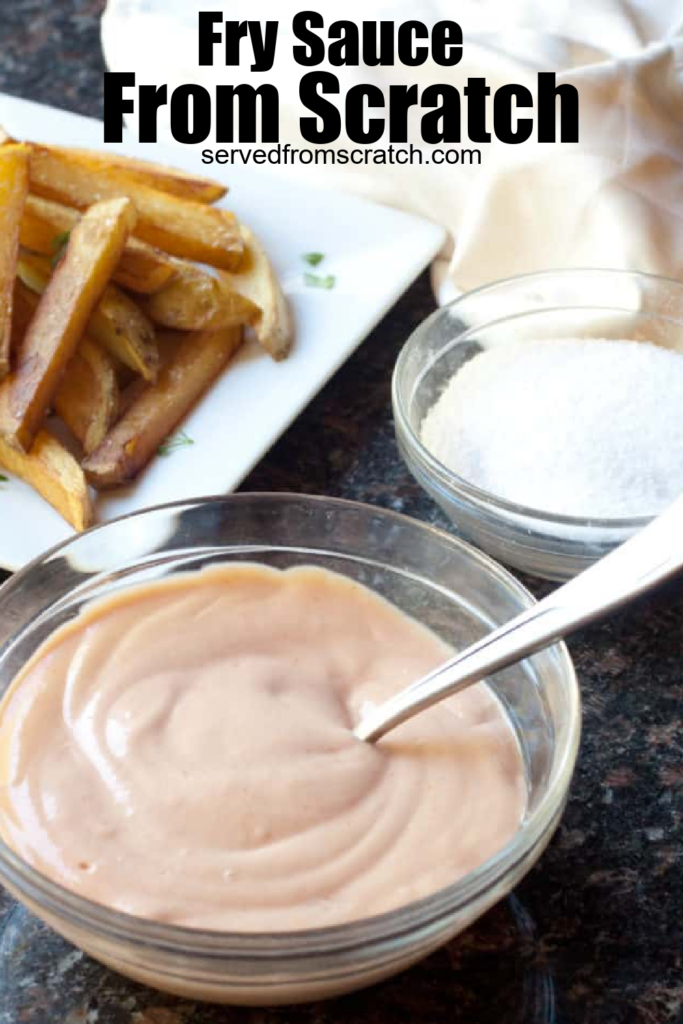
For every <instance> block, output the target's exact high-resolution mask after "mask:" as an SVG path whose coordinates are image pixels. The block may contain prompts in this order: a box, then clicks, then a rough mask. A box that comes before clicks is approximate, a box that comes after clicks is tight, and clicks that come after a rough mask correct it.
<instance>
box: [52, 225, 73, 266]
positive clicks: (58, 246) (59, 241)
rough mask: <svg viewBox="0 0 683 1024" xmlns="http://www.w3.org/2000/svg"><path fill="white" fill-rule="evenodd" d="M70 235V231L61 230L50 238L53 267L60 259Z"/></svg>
mask: <svg viewBox="0 0 683 1024" xmlns="http://www.w3.org/2000/svg"><path fill="white" fill-rule="evenodd" d="M70 237H71V232H70V231H62V233H61V235H55V237H54V238H53V239H52V248H53V249H54V256H53V257H52V259H51V261H50V262H51V263H52V266H53V267H56V266H57V264H58V263H59V261H60V260H61V258H62V256H63V255H64V252H65V251H66V247H67V245H68V244H69V238H70Z"/></svg>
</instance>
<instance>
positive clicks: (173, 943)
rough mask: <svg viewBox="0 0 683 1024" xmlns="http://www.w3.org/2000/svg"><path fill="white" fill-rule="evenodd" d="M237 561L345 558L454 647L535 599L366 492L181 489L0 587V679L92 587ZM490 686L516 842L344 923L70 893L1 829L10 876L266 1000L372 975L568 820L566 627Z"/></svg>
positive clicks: (226, 988) (120, 942) (45, 907)
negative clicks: (221, 493) (154, 911)
mask: <svg viewBox="0 0 683 1024" xmlns="http://www.w3.org/2000/svg"><path fill="white" fill-rule="evenodd" d="M235 561H237V562H240V561H249V562H260V563H263V564H265V565H269V566H276V567H280V568H286V567H288V566H293V565H300V564H306V565H317V566H322V567H325V568H327V569H330V570H333V571H336V572H338V573H343V574H344V575H346V576H348V577H350V578H352V579H354V580H357V581H359V582H360V583H363V584H365V585H366V586H368V587H371V588H372V589H374V590H375V591H377V592H378V593H380V594H382V595H384V596H385V597H387V598H388V599H390V600H391V601H392V602H393V603H394V604H395V605H397V606H398V607H399V608H401V609H403V610H404V611H405V612H407V613H409V614H410V615H412V616H414V617H416V618H417V619H419V620H420V621H421V622H423V623H425V624H426V625H427V626H429V627H431V628H432V629H433V630H435V631H436V632H437V633H438V634H440V635H441V636H442V637H444V638H445V639H446V640H447V641H448V642H449V643H451V644H453V645H455V646H457V647H463V646H464V645H466V644H469V643H471V642H473V641H474V640H475V639H477V638H478V637H480V636H482V635H483V634H484V633H485V632H486V631H488V630H490V629H491V628H492V627H494V626H496V625H498V624H499V623H502V622H504V621H505V620H507V619H509V618H511V617H512V616H513V615H516V614H517V613H519V612H520V611H522V610H523V609H525V608H528V607H529V605H531V604H532V602H533V598H532V597H531V596H530V595H529V594H528V593H527V591H526V590H524V588H523V587H522V586H521V584H519V583H518V582H517V581H516V580H514V579H513V578H512V577H511V576H510V575H509V574H508V573H507V572H506V571H505V570H504V569H502V568H500V567H499V566H498V565H496V564H495V563H494V562H492V561H491V560H490V559H488V558H487V557H486V556H485V555H482V554H480V553H479V552H477V551H475V550H474V549H473V548H471V547H469V546H468V545H467V544H465V543H463V542H462V541H460V540H458V539H456V538H454V537H450V536H448V535H447V534H446V533H443V532H441V531H439V530H435V529H433V528H431V527H429V526H427V525H424V524H422V523H419V522H417V521H415V520H411V519H408V518H406V517H404V516H400V515H396V514H395V513H392V512H387V511H383V510H380V509H377V508H372V507H371V506H369V505H360V504H356V503H353V502H345V501H337V500H329V499H327V498H314V497H305V496H304V497H302V496H298V495H277V494H239V495H232V496H230V497H227V498H216V499H204V500H200V501H193V502H184V503H179V504H176V505H167V506H164V507H161V508H156V509H150V510H148V511H145V512H141V513H138V514H136V515H132V516H128V517H126V518H123V519H119V520H115V521H113V522H111V523H108V524H107V525H105V526H102V527H99V528H96V529H94V530H91V531H89V532H88V533H85V534H82V535H80V536H79V537H76V538H74V539H73V540H70V541H68V542H67V543H66V544H63V545H61V546H60V547H57V548H54V549H53V550H52V551H50V552H48V553H47V554H45V555H44V556H42V557H41V558H39V559H37V560H36V561H34V562H32V563H31V564H30V565H29V566H27V567H26V568H25V569H23V570H22V571H21V572H19V573H17V575H16V576H14V577H13V578H12V579H11V580H10V581H9V582H8V583H6V584H5V585H4V586H3V587H2V588H0V691H4V690H5V689H6V688H7V686H8V685H9V683H10V681H11V680H12V679H13V678H14V676H15V675H16V673H17V672H18V671H19V670H20V669H21V667H22V666H23V665H24V664H25V662H26V660H27V659H28V658H29V657H30V656H31V654H32V652H33V651H34V650H35V649H36V647H37V646H38V644H39V643H40V642H41V641H43V640H44V639H45V637H46V636H48V635H49V634H50V633H51V632H52V631H53V630H54V629H55V628H56V627H57V626H59V625H60V624H62V623H64V622H66V621H68V620H69V619H71V618H73V616H75V615H76V614H77V613H78V612H79V610H80V609H81V608H82V607H83V605H84V604H86V603H88V602H90V601H92V600H94V599H95V598H100V597H103V596H105V595H109V594H112V593H114V592H116V591H119V590H121V589H122V588H125V587H128V586H130V585H132V584H137V583H141V582H144V581H149V580H152V579H157V578H161V577H166V576H169V575H173V574H177V573H181V572H187V571H191V570H198V569H201V568H204V567H207V566H212V565H217V564H219V563H223V564H224V563H227V562H235ZM491 686H492V688H493V689H494V691H495V692H496V694H497V695H498V697H499V699H500V700H501V701H502V702H503V704H504V705H505V707H506V709H507V711H508V714H509V715H510V719H511V722H512V723H513V725H514V728H515V729H516V731H517V734H518V737H519V742H520V745H521V749H522V752H523V756H524V762H525V766H526V773H527V780H528V793H529V804H528V810H527V813H526V815H525V817H524V821H523V822H522V824H521V826H520V828H519V830H518V832H517V833H516V835H515V836H514V837H513V839H512V840H511V841H510V842H509V843H508V845H507V846H506V847H505V848H504V849H502V850H500V852H499V853H498V854H497V855H496V856H494V857H492V858H491V859H490V860H488V861H487V862H486V863H485V864H483V865H482V866H481V867H480V868H478V869H477V870H476V871H474V872H472V873H471V874H470V875H468V876H467V877H465V878H464V879H462V880H460V881H458V882H456V883H454V884H453V885H450V886H448V887H447V888H445V889H442V890H441V891H439V892H437V893H435V894H434V895H432V896H429V897H427V898H425V899H422V900H420V901H417V902H414V903H411V904H410V905H408V906H404V907H401V908H399V909H398V910H395V911H392V912H390V913H386V914H383V915H381V916H377V917H374V918H367V919H364V920H361V921H356V922H353V923H350V924H344V925H340V926H338V927H335V928H326V929H311V930H308V931H300V932H286V933H280V934H278V933H274V934H256V933H254V934H246V933H241V934H240V933H229V932H211V931H200V930H196V929H191V928H182V927H177V926H172V925H168V924H161V923H158V922H153V921H148V920H145V919H143V918H137V917H133V916H130V915H128V914H124V913H120V912H117V911H113V910H109V909H108V908H107V907H104V906H101V905H99V904H96V903H93V902H91V901H89V900H87V899H84V898H82V897H80V896H77V895H75V894H74V893H72V892H69V891H68V890H67V889H65V888H62V887H61V886H60V885H57V884H55V883H54V882H51V881H49V880H48V879H47V878H45V877H44V876H43V875H42V874H40V873H39V872H37V871H36V870H34V869H33V868H32V867H30V866H29V865H28V864H26V863H25V862H24V861H23V860H22V859H21V857H19V856H17V854H16V853H14V852H13V851H12V850H11V849H10V848H9V847H8V846H6V845H5V844H4V843H2V842H0V881H2V883H3V884H4V885H6V887H7V888H8V889H9V890H10V891H11V892H12V893H13V894H14V895H15V896H16V897H17V898H18V899H20V900H21V901H23V902H24V903H25V904H26V905H27V906H28V907H29V908H30V910H32V911H33V912H34V913H35V914H36V915H37V916H38V917H41V918H42V919H43V920H45V921H46V922H47V923H48V924H50V925H51V926H52V927H53V928H54V929H55V930H56V931H58V932H60V933H61V934H62V935H64V936H65V937H66V938H67V939H69V940H70V941H71V942H73V943H75V944H76V945H77V946H79V947H80V948H81V949H83V950H85V951H86V952H87V953H89V954H91V955H92V956H93V957H95V958H97V959H98V960H101V961H102V962H104V963H105V964H108V965H109V966H110V967H113V968H114V969H116V970H117V971H120V972H121V973H122V974H126V975H128V976H129V977H131V978H134V979H136V980H137V981H140V982H143V983H145V984H148V985H151V986H153V987H157V988H160V989H164V990H166V991H169V992H173V993H176V994H179V995H182V996H186V997H188V998H191V999H203V1000H208V1001H214V1002H224V1003H236V1004H242V1005H261V1006H265V1005H275V1004H280V1003H295V1002H304V1001H308V1000H313V999H320V998H325V997H328V996H333V995H337V994H339V993H342V992H348V991H351V990H353V989H357V988H361V987H363V986H365V985H370V984H372V983H374V982H376V981H379V980H381V979H383V978H386V977H389V976H390V975H392V974H395V973H396V972H398V971H400V970H402V969H403V968H405V967H408V966H409V965H410V964H412V963H414V962H415V961H417V960H419V959H420V958H422V957H424V956H426V955H427V954H428V953H430V952H431V951H432V950H434V949H435V948H436V947H438V946H439V945H441V944H442V943H444V942H446V941H447V940H448V939H450V938H452V937H453V936H454V935H456V934H457V933H458V932H460V931H462V930H463V929H464V928H466V927H467V926H468V925H469V924H470V923H471V922H472V921H474V920H475V918H477V917H478V916H479V915H480V914H482V913H484V911H485V910H487V909H488V908H489V907H490V906H491V905H492V904H493V903H495V902H496V901H497V900H499V899H500V898H501V897H502V896H504V895H505V894H506V893H508V892H509V891H510V889H512V887H513V886H515V885H516V884H517V882H518V881H519V880H520V879H521V878H522V876H523V875H524V874H526V872H527V871H528V870H529V869H530V868H531V866H532V865H533V864H534V862H535V861H536V860H537V858H538V857H539V856H540V854H541V852H542V850H543V849H544V847H545V846H546V844H547V842H548V840H549V839H550V837H551V835H552V833H553V832H554V830H555V828H556V826H557V824H558V821H559V818H560V815H561V813H562V810H563V808H564V804H565V800H566V797H567V790H568V786H569V782H570V779H571V775H572V771H573V768H574V763H575V759H576V753H577V746H578V742H579V732H580V704H579V691H578V686H577V681H576V677H575V674H574V670H573V667H572V663H571V661H570V658H569V655H568V654H567V650H566V648H565V647H564V645H563V644H557V645H555V646H554V647H552V648H550V649H548V650H546V651H542V652H541V653H539V654H537V655H534V657H533V658H531V659H529V660H528V661H525V662H524V663H523V664H522V665H520V666H515V667H514V668H512V669H509V670H507V671H505V672H501V673H498V674H497V675H496V676H495V677H494V678H493V679H492V681H491ZM207 713H210V710H209V709H207ZM225 739H226V743H229V742H230V737H229V736H226V738H225ZM457 799H458V794H457V793H454V794H453V800H454V801H457ZM425 841H427V842H428V841H429V837H428V836H425ZM415 870H416V871H419V864H416V865H415Z"/></svg>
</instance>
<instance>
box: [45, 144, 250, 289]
mask: <svg viewBox="0 0 683 1024" xmlns="http://www.w3.org/2000/svg"><path fill="white" fill-rule="evenodd" d="M29 178H30V185H31V191H32V192H35V193H36V194H38V195H40V196H44V197H45V198H46V199H53V200H57V202H61V203H66V204H67V205H69V206H75V207H77V208H78V209H84V208H87V207H88V206H90V204H91V203H94V202H97V201H99V200H102V199H111V198H113V197H115V196H117V197H118V196H127V197H128V198H129V199H131V200H132V201H133V202H134V203H135V208H136V210H137V213H138V223H137V227H136V229H135V234H136V236H137V237H138V238H141V239H142V240H143V241H145V242H148V243H149V244H150V245H154V246H156V247H157V248H158V249H162V250H163V251H164V252H167V253H170V254H171V255H172V256H181V257H184V258H185V259H190V260H198V261H199V262H202V263H209V264H211V265H212V266H216V267H220V268H222V269H224V270H235V269H237V267H238V266H239V263H240V260H241V258H242V252H243V244H242V236H241V235H240V232H239V225H238V223H237V219H236V218H235V217H234V215H233V214H230V213H228V212H227V211H226V210H218V209H216V208H214V207H212V206H206V205H204V204H203V203H197V202H195V201H191V200H188V199H179V198H178V196H172V195H169V194H168V193H167V192H160V191H159V190H158V189H153V188H149V187H148V186H147V185H141V184H140V183H139V181H137V180H136V178H135V177H133V176H131V175H130V174H129V173H128V172H127V171H126V170H124V169H123V168H120V167H113V166H109V167H102V168H101V169H99V170H98V172H97V174H94V173H93V168H92V164H91V163H90V161H89V160H86V159H84V158H83V157H79V156H78V155H77V154H74V153H70V152H69V150H65V149H58V148H56V147H51V146H38V145H35V144H34V145H32V146H31V154H30V158H29Z"/></svg>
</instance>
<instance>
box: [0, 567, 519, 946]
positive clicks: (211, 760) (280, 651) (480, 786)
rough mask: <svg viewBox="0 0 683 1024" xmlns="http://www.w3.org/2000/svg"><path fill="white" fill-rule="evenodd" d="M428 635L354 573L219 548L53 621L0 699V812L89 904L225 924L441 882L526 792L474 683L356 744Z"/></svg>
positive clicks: (507, 828) (305, 912)
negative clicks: (214, 555) (200, 562)
mask: <svg viewBox="0 0 683 1024" xmlns="http://www.w3.org/2000/svg"><path fill="white" fill-rule="evenodd" d="M448 653H449V649H448V648H447V647H446V646H445V644H444V643H443V642H442V641H440V640H439V639H438V638H437V637H436V636H435V635H434V634H432V633H431V632H429V631H428V630H426V629H425V628H424V627H422V626H421V625H419V624H418V623H417V622H415V621H414V620H412V619H410V618H408V617H407V616H405V615H404V614H403V613H402V612H400V611H399V610H398V609H397V608H395V607H393V606H392V605H391V604H389V603H388V602H386V601H384V600H383V599H382V598H380V597H378V596H377V595H376V594H374V593H373V592H372V591H370V590H368V589H366V588H364V587H362V586H360V585H358V584H355V583H353V582H351V581H349V580H347V579H346V578H344V577H342V576H339V575H336V574H333V573H330V572H327V571H324V570H320V569H315V568H297V569H290V570H288V571H286V572H281V571H278V570H274V569H268V568H265V567H261V566H256V565H233V566H229V567H223V568H220V569H212V570H209V571H206V572H203V573H197V574H194V575H187V576H181V577H176V578H175V579H173V580H165V581H160V582H157V583H153V584H149V585H146V586H142V587H135V588H131V589H130V590H128V591H126V592H124V593H121V594H119V595H118V596H116V597H114V598H109V599H107V600H105V601H102V602H98V603H96V604H94V605H92V606H91V607H90V608H88V609H87V610H86V611H85V612H83V613H82V614H81V615H80V616H79V617H77V618H76V619H74V620H73V621H72V622H71V623H69V624H68V625H67V626H65V627H62V628H60V629H59V630H57V631H56V632H55V633H54V634H53V635H52V637H50V638H49V640H48V641H47V642H46V643H45V644H44V645H43V646H42V647H41V648H40V649H39V650H38V652H37V653H36V655H35V656H34V657H33V659H32V660H31V661H30V662H29V664H28V665H27V666H26V668H25V669H24V670H23V671H22V673H21V674H20V675H19V676H18V678H17V679H16V680H15V681H14V683H13V684H12V687H11V688H10V690H9V691H8V694H7V695H6V697H5V699H4V701H3V703H2V705H0V751H1V752H2V772H1V775H2V778H1V781H2V787H1V789H0V830H1V832H2V835H3V838H4V839H5V840H6V842H8V843H9V844H10V845H11V846H12V847H13V848H14V849H15V850H16V851H17V852H18V853H20V854H21V856H22V857H23V858H24V859H25V860H26V861H28V862H29V863H30V864H32V865H33V866H34V867H36V868H37V869H38V870H40V871H41V872H43V873H44V874H46V875H48V876H49V877H50V878H52V879H54V880H55V881H57V882H60V883H62V884H63V885H65V886H66V887H67V888H69V889H72V890H74V891H75V892H77V893H80V894H82V895H84V896H87V897H89V898H90V899H93V900H96V901H97V902H99V903H103V904H106V905H107V906H109V907H114V908H116V909H118V910H123V911H127V912H129V913H131V914H136V915H140V916H143V917H147V918H152V919H155V920H158V921H166V922H173V923H176V924H183V925H190V926H194V927H200V928H209V929H219V930H236V931H261V930H265V931H285V930H290V929H298V928H311V927H323V926H327V925H333V924H339V923H342V922H345V921H350V920H354V919H359V918H363V917H368V916H370V915H373V914H377V913H381V912H383V911H386V910H390V909H393V908H396V907H399V906H402V905H404V904H406V903H408V902H410V901H411V900H415V899H418V898H420V897H422V896H426V895H428V894H430V893H433V892H435V891H436V890H438V889H440V888H442V887H443V886H445V885H448V884H450V883H452V882H455V881H456V880H457V879H458V878H460V877H462V876H463V875H465V874H467V873H468V872H469V871H471V870H472V869H473V868H476V867H477V866H478V865H480V864H482V863H483V862H484V861H485V860H487V859H488V858H489V857H490V856H491V855H492V854H494V853H496V852H497V851H498V850H499V849H500V848H501V847H502V846H503V845H504V844H505V843H506V842H507V841H508V840H509V839H510V838H511V837H512V836H513V834H514V833H515V831H516V830H517V828H518V827H519V823H520V820H521V817H522V815H523V812H524V808H525V799H526V787H525V778H524V769H523V765H522V759H521V755H520V751H519V747H518V744H517V742H516V739H515V736H514V733H513V731H512V729H511V727H510V725H509V723H508V721H507V718H506V716H505V714H504V712H503V710H502V709H501V707H500V705H499V704H498V702H497V701H496V700H495V698H494V697H493V696H492V694H491V692H490V691H489V689H488V688H487V687H486V686H484V685H480V686H478V687H475V688H473V689H470V690H468V691H466V692H465V693H463V694H460V695H459V696H458V697H456V698H453V699H451V700H450V701H448V702H446V703H444V704H442V705H440V706H437V707H435V708H432V709H431V710H429V711H427V712H425V713H423V714H421V715H419V716H417V717H416V718H415V719H413V720H412V721H410V722H407V723H405V724H404V725H403V726H401V727H400V728H399V729H397V730H396V731H395V732H394V733H392V734H389V735H387V736H386V737H385V738H384V739H383V740H381V741H380V742H379V743H378V744H377V745H376V746H372V745H369V744H363V743H361V742H359V741H358V740H356V739H355V738H354V737H353V735H352V733H351V728H352V725H353V723H354V721H355V720H356V719H357V718H358V717H359V715H360V711H361V709H362V707H363V705H364V704H365V702H367V701H372V702H379V701H381V700H383V699H384V698H386V697H388V696H389V695H390V694H392V693H395V692H396V690H397V689H399V688H401V687H403V686H405V685H406V684H407V683H409V682H410V681H412V680H414V679H416V678H417V677H419V676H420V675H422V674H423V673H424V672H426V671H427V670H429V669H431V668H433V667H434V666H435V665H436V664H438V663H439V662H440V661H442V660H443V659H444V658H445V657H446V656H447V655H448Z"/></svg>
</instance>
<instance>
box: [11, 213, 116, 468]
mask: <svg viewBox="0 0 683 1024" xmlns="http://www.w3.org/2000/svg"><path fill="white" fill-rule="evenodd" d="M134 225H135V209H134V207H133V204H132V203H131V201H130V200H129V199H126V198H119V199H114V200H110V201H108V202H103V203H96V204H95V205H94V206H93V207H91V209H89V210H88V211H87V213H85V214H84V215H83V217H82V218H81V220H80V222H79V223H78V224H77V225H76V227H75V228H74V229H73V231H72V232H71V238H70V240H69V243H68V245H67V247H66V252H65V254H64V256H63V257H62V259H61V260H60V262H59V264H58V265H57V267H56V269H55V272H54V274H53V275H52V277H51V278H50V281H49V283H48V285H47V288H46V289H45V292H44V294H43V296H42V298H41V301H40V303H39V304H38V309H37V310H36V313H35V316H34V317H33V319H32V320H31V323H30V324H29V327H28V330H27V331H26V334H25V335H24V338H23V340H22V342H21V345H20V346H19V350H18V352H17V358H16V367H15V369H13V371H12V372H11V373H10V375H9V377H8V378H7V380H5V381H4V382H3V384H2V387H1V388H0V399H1V401H2V408H1V409H0V427H1V432H2V434H3V436H4V437H5V439H6V440H8V441H9V442H10V443H12V444H14V445H18V446H19V447H20V448H22V449H23V450H24V451H28V450H29V449H30V447H31V445H32V443H33V440H34V438H35V436H36V434H37V433H38V430H39V429H40V426H41V424H42V421H43V418H44V416H45V413H46V411H47V409H48V407H49V405H50V403H51V402H52V400H53V398H54V396H55V393H56V391H57V389H58V387H59V385H60V383H61V379H62V376H63V374H64V370H65V369H66V366H67V363H68V362H69V360H70V359H71V357H72V356H73V354H74V352H75V351H76V347H77V346H78V342H79V341H80V339H81V336H82V335H83V333H84V331H85V327H86V324H87V322H88V320H89V318H90V316H91V314H92V311H93V309H94V307H95V306H96V305H97V303H98V301H99V299H100V297H101V295H102V292H103V291H104V289H105V287H106V284H107V281H108V280H109V278H110V277H111V274H112V272H113V270H114V268H115V267H116V265H117V263H118V261H119V258H120V256H121V253H122V251H123V247H124V244H125V241H126V238H127V236H128V233H129V231H130V230H131V229H132V228H133V227H134Z"/></svg>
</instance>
